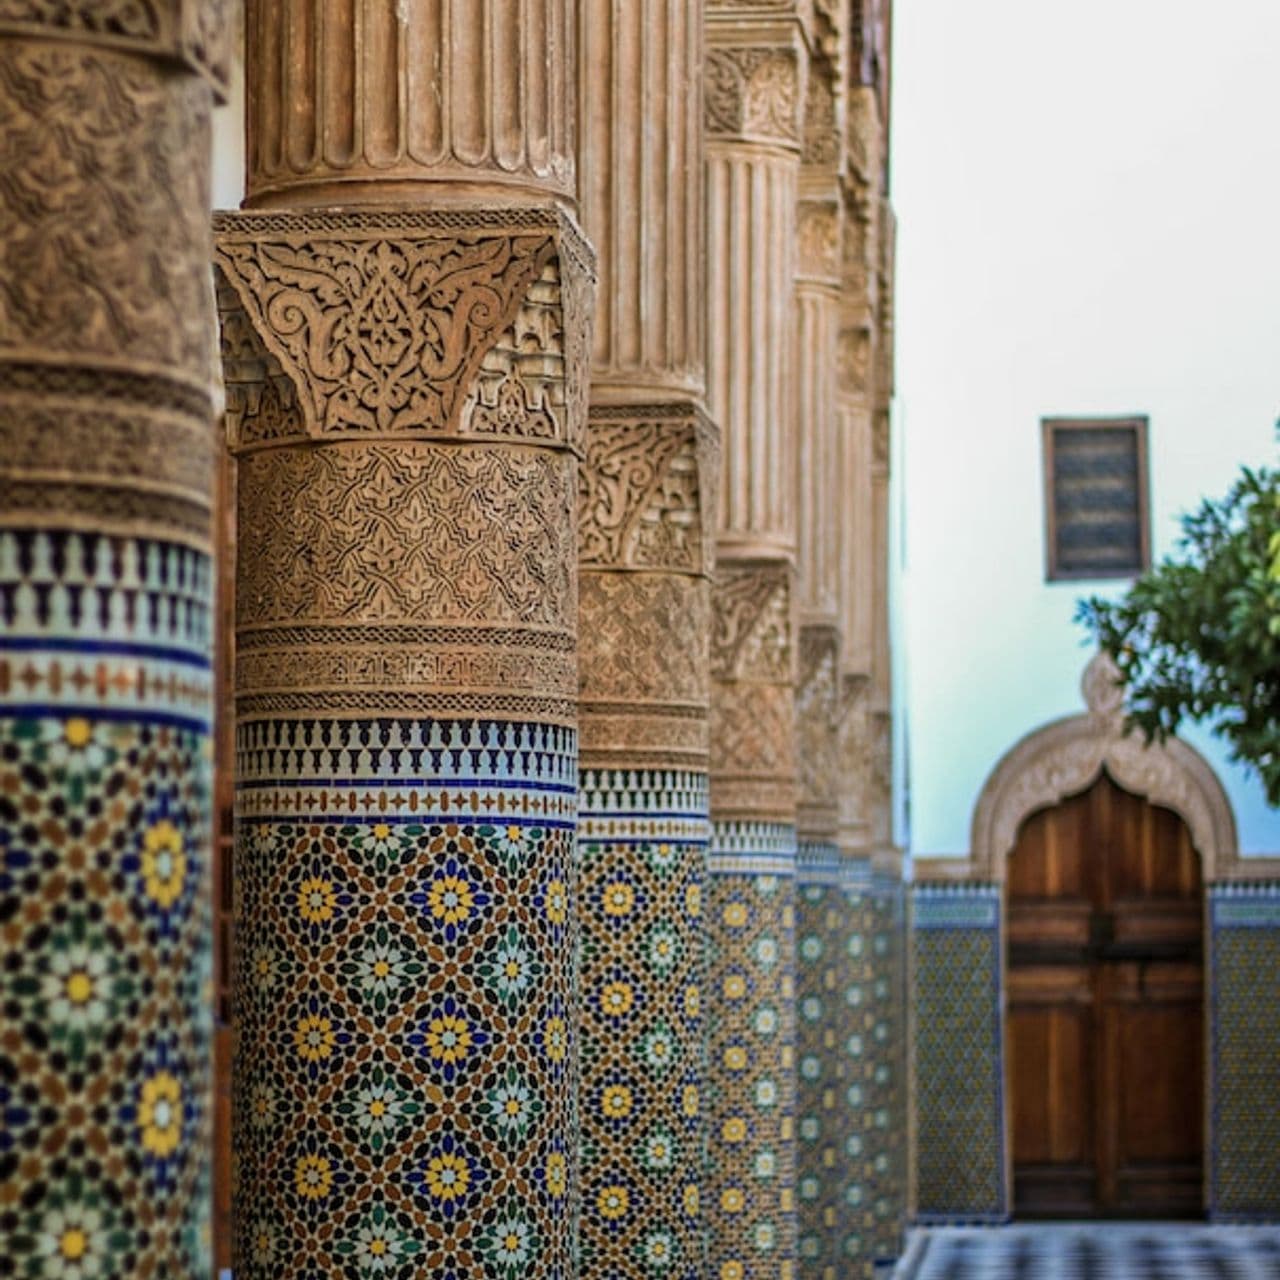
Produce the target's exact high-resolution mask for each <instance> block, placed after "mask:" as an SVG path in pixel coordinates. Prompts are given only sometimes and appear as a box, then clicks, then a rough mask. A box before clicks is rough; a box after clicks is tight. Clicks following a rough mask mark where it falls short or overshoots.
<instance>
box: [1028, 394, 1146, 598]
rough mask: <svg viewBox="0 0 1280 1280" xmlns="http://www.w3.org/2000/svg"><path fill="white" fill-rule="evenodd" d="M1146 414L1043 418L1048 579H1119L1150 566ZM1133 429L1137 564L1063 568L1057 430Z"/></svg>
mask: <svg viewBox="0 0 1280 1280" xmlns="http://www.w3.org/2000/svg"><path fill="white" fill-rule="evenodd" d="M1148 427H1149V420H1148V418H1147V415H1146V414H1139V413H1131V414H1124V415H1118V416H1115V417H1105V418H1102V417H1099V418H1041V419H1040V440H1041V458H1042V460H1043V467H1044V518H1045V579H1046V581H1048V582H1082V581H1089V580H1090V579H1096V580H1104V579H1105V580H1120V579H1126V578H1136V577H1137V576H1138V575H1139V574H1141V573H1145V572H1146V571H1147V570H1148V569H1149V568H1150V567H1151V502H1150V471H1149V469H1148V466H1147V432H1148ZM1117 428H1122V429H1127V430H1131V431H1133V433H1134V436H1135V437H1136V440H1137V464H1138V477H1137V486H1136V488H1137V503H1138V556H1139V563H1138V565H1137V567H1132V566H1124V567H1122V568H1116V569H1098V568H1088V569H1064V568H1062V567H1061V566H1060V565H1059V564H1058V528H1057V523H1058V513H1057V508H1056V505H1055V503H1054V484H1053V481H1054V474H1055V457H1054V447H1055V445H1054V439H1055V437H1054V433H1055V432H1056V431H1060V430H1063V429H1066V430H1069V431H1103V430H1106V431H1114V430H1116V429H1117Z"/></svg>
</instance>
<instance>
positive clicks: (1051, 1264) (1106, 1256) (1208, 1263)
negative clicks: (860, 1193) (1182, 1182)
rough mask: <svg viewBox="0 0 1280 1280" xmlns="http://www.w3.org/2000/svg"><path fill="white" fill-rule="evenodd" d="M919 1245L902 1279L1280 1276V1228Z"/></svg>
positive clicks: (1045, 1230) (919, 1241) (948, 1237)
mask: <svg viewBox="0 0 1280 1280" xmlns="http://www.w3.org/2000/svg"><path fill="white" fill-rule="evenodd" d="M913 1245H914V1247H913V1248H912V1249H911V1250H910V1251H909V1253H908V1256H907V1258H906V1259H905V1260H904V1263H903V1265H902V1267H900V1268H899V1270H898V1273H897V1275H898V1277H899V1280H1280V1225H1277V1226H1258V1227H1252V1226H1248V1227H1246V1226H1240V1227H1235V1226H1205V1225H1203V1224H1188V1223H1165V1222H1144V1223H1122V1224H1121V1223H1117V1224H1111V1223H1092V1222H1090V1223H1062V1224H1056V1223H1055V1224H1049V1223H1030V1224H1019V1225H1015V1226H1009V1227H986V1228H981V1227H948V1228H937V1229H931V1230H927V1231H922V1232H920V1233H919V1235H918V1236H917V1238H916V1239H915V1240H914V1241H913Z"/></svg>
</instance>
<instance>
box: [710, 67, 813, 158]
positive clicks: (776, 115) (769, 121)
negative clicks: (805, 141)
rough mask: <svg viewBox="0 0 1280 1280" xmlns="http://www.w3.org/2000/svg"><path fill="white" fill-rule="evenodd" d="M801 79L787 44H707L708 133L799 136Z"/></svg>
mask: <svg viewBox="0 0 1280 1280" xmlns="http://www.w3.org/2000/svg"><path fill="white" fill-rule="evenodd" d="M799 83H800V72H799V67H798V65H797V62H796V55H795V53H794V52H793V51H791V50H789V49H768V48H745V49H724V48H712V49H708V50H707V71H706V79H705V82H704V104H705V116H706V127H707V131H708V133H710V134H712V135H734V136H736V135H740V134H748V135H755V136H758V137H763V138H771V139H775V140H779V141H783V142H796V141H798V140H799V136H800V124H799V120H798V118H797V117H798V115H799V101H798V99H799Z"/></svg>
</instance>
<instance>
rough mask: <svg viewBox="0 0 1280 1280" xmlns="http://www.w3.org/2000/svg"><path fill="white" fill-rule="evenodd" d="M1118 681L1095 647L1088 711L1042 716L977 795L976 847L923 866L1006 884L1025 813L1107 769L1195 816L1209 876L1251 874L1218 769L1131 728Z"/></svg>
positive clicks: (1192, 823) (1183, 814)
mask: <svg viewBox="0 0 1280 1280" xmlns="http://www.w3.org/2000/svg"><path fill="white" fill-rule="evenodd" d="M1116 680H1117V673H1116V670H1115V667H1114V665H1112V663H1111V662H1110V660H1109V659H1108V658H1106V657H1105V655H1101V654H1100V655H1097V656H1095V657H1094V658H1093V660H1092V661H1091V662H1090V663H1089V665H1088V667H1087V668H1086V670H1085V674H1084V678H1083V680H1082V685H1081V687H1082V690H1083V693H1084V698H1085V703H1086V706H1087V708H1088V710H1087V711H1086V712H1085V713H1084V714H1083V715H1076V716H1069V717H1067V718H1065V719H1062V720H1056V721H1054V722H1052V723H1050V724H1047V725H1044V726H1043V727H1042V728H1039V729H1036V730H1035V731H1034V732H1032V733H1030V734H1028V735H1027V736H1026V737H1025V738H1023V739H1022V740H1021V741H1020V742H1019V743H1018V744H1017V745H1016V746H1014V747H1013V748H1012V749H1011V750H1010V751H1009V752H1008V753H1007V754H1006V755H1005V756H1004V757H1003V758H1002V759H1001V760H1000V762H999V764H997V765H996V767H995V769H994V770H993V771H992V773H991V775H990V777H989V778H988V779H987V781H986V784H985V785H984V786H983V788H982V792H981V794H980V795H979V797H978V802H977V805H976V806H975V808H974V813H973V830H972V833H971V837H970V849H971V852H970V856H969V857H968V858H967V859H931V860H929V862H928V863H927V864H925V865H923V866H922V867H921V873H922V874H931V873H932V869H933V867H934V864H935V862H936V863H937V864H938V866H939V867H940V868H941V870H940V872H939V874H940V875H945V876H946V878H949V879H955V878H963V879H972V880H982V881H989V882H992V883H999V884H1002V883H1003V882H1004V879H1005V872H1006V867H1007V864H1008V857H1009V854H1010V853H1011V852H1012V850H1013V847H1014V845H1015V843H1016V842H1017V838H1018V830H1019V828H1020V827H1021V825H1022V823H1023V821H1024V820H1025V819H1027V818H1028V817H1030V816H1031V815H1032V814H1033V813H1036V812H1038V811H1039V810H1041V809H1046V808H1049V807H1051V806H1053V805H1056V804H1058V803H1059V802H1060V801H1062V800H1064V799H1066V798H1067V797H1068V796H1072V795H1077V794H1078V793H1079V792H1081V791H1084V790H1086V789H1087V788H1088V787H1089V786H1091V785H1092V784H1093V783H1094V782H1095V781H1097V779H1098V777H1099V776H1100V775H1101V774H1102V772H1103V770H1105V771H1106V772H1107V773H1108V774H1109V775H1110V777H1111V779H1112V780H1113V781H1114V782H1115V783H1116V784H1117V785H1118V786H1120V787H1123V788H1124V789H1125V790H1126V791H1130V792H1132V793H1134V794H1135V795H1139V796H1142V797H1144V798H1145V799H1146V800H1148V801H1149V802H1150V803H1151V804H1155V805H1160V806H1162V807H1164V808H1166V809H1172V810H1173V812H1174V813H1176V814H1177V815H1178V816H1179V817H1180V818H1181V819H1182V820H1183V821H1184V822H1185V823H1186V824H1187V829H1188V831H1189V833H1190V836H1191V843H1192V844H1193V845H1194V846H1195V848H1196V851H1197V852H1198V853H1199V854H1200V858H1201V863H1202V871H1203V876H1204V880H1205V882H1206V883H1211V882H1213V881H1215V880H1227V879H1233V878H1246V877H1247V874H1248V872H1247V866H1248V863H1247V860H1242V859H1240V857H1239V848H1238V845H1237V842H1236V826H1235V819H1234V817H1233V815H1232V812H1231V804H1230V801H1229V800H1228V799H1227V795H1226V792H1225V791H1224V790H1223V788H1222V784H1221V783H1220V782H1219V781H1218V779H1217V777H1216V775H1215V774H1214V772H1213V770H1212V769H1211V768H1210V767H1209V765H1208V764H1207V763H1206V762H1205V760H1204V758H1203V757H1202V756H1201V755H1200V754H1199V753H1198V752H1197V751H1195V750H1194V749H1193V748H1192V747H1190V746H1188V745H1187V744H1186V743H1185V742H1182V741H1180V740H1179V739H1177V738H1170V739H1169V740H1168V741H1167V742H1165V743H1164V744H1163V745H1162V744H1160V743H1156V742H1153V743H1152V744H1151V745H1150V746H1144V745H1143V742H1142V738H1141V735H1140V734H1136V733H1135V734H1126V733H1125V731H1124V707H1123V694H1122V691H1121V690H1120V688H1119V687H1118V686H1117V684H1116ZM961 869H962V870H961Z"/></svg>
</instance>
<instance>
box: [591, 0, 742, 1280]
mask: <svg viewBox="0 0 1280 1280" xmlns="http://www.w3.org/2000/svg"><path fill="white" fill-rule="evenodd" d="M580 20H581V25H580V28H579V31H580V38H581V56H582V63H583V74H582V85H581V92H582V111H581V113H580V119H581V121H582V136H581V139H580V146H579V157H580V165H579V168H580V176H581V189H582V193H583V199H582V215H583V225H584V227H585V229H586V231H587V234H588V235H590V237H591V238H592V240H593V241H594V242H595V243H596V244H597V245H599V246H600V282H601V287H600V298H601V303H600V307H599V312H598V322H597V325H596V327H595V335H594V347H593V357H592V378H591V410H590V421H589V426H588V431H587V450H586V457H585V460H584V464H583V468H582V482H581V486H580V504H579V541H578V545H579V555H580V559H579V572H580V575H581V591H580V601H581V603H580V608H579V615H578V616H579V635H580V648H579V668H580V687H581V705H580V714H581V737H582V785H581V792H580V802H581V810H580V823H581V831H580V845H579V849H580V859H581V876H582V880H581V892H580V900H581V904H582V930H583V946H582V967H581V983H582V993H583V1023H582V1033H581V1046H582V1094H581V1111H582V1186H583V1202H582V1226H581V1232H582V1258H581V1274H582V1276H583V1277H584V1278H585V1277H589V1278H591V1280H623V1278H624V1277H636V1278H637V1280H638V1278H639V1277H643V1276H671V1277H677V1276H678V1277H681V1278H682V1280H684V1278H687V1280H702V1277H703V1276H704V1274H705V1253H706V1249H705V1233H704V1230H703V1220H702V1217H701V1208H702V1205H701V1199H702V1185H703V1176H704V1168H703V1165H704V1158H705V1129H704V1115H703V1095H704V1076H705V1063H704V1054H705V1047H704V1037H705V1024H704V1019H703V1005H702V1001H703V994H702V981H703V966H704V955H703V915H702V912H703V893H704V888H705V883H704V882H705V877H706V854H707V837H708V830H709V827H708V809H707V805H708V785H707V738H708V732H707V707H708V698H709V692H710V672H709V642H710V630H711V621H710V605H711V601H710V590H711V588H710V574H711V563H712V555H713V548H714V535H715V517H714V505H712V507H711V514H710V515H709V516H708V515H707V514H706V511H707V502H708V500H710V501H711V503H712V504H714V495H715V488H714V483H715V481H714V464H715V455H716V451H717V441H716V439H715V434H714V432H713V430H712V428H711V426H710V423H709V420H708V418H707V416H706V413H705V411H704V409H703V407H702V395H703V380H704V358H703V343H702V327H703V319H702V305H703V303H702V267H703V260H702V231H703V223H702V178H703V175H702V139H701V95H700V92H699V86H700V71H701V49H702V13H701V7H700V5H699V4H698V3H697V2H696V0H676V2H675V3H671V0H639V2H637V3H633V4H629V5H618V4H616V3H612V2H611V0H589V3H586V4H583V5H582V6H581V10H580Z"/></svg>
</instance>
